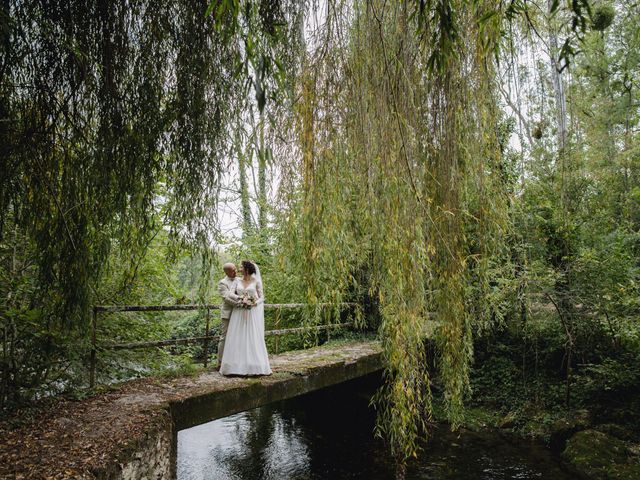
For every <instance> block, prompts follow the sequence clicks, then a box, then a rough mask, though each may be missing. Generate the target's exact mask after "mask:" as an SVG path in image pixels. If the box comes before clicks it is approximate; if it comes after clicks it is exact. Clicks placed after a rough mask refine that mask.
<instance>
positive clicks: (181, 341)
mask: <svg viewBox="0 0 640 480" xmlns="http://www.w3.org/2000/svg"><path fill="white" fill-rule="evenodd" d="M355 305H356V304H355V303H341V304H339V305H338V306H339V307H340V309H343V308H345V307H354V306H355ZM305 306H306V304H304V303H266V304H265V305H264V308H265V309H267V310H275V311H276V326H278V325H279V318H280V311H281V310H287V309H292V310H293V309H298V308H302V307H305ZM320 306H321V307H329V306H331V305H329V304H321V305H320ZM194 310H198V311H204V312H205V332H204V335H202V336H197V337H183V338H172V339H165V340H156V341H149V342H130V343H104V344H101V345H100V349H102V350H133V349H141V348H150V347H166V346H172V345H189V344H196V343H200V342H202V343H203V350H204V366H205V368H206V367H207V365H208V361H209V343H210V342H211V341H217V340H219V339H220V335H210V328H211V312H212V311H215V310H220V305H211V304H210V305H96V306H94V307H93V315H92V318H91V354H90V357H89V387H90V388H93V387H94V386H95V380H96V363H97V354H98V342H97V338H96V337H97V335H96V331H97V328H98V314H99V313H117V312H186V311H194ZM353 325H354V322H345V323H334V324H326V325H317V326H313V327H297V328H283V329H276V330H267V331H265V332H264V334H265V337H268V336H276V337H277V336H280V335H286V334H289V333H300V332H305V331H311V330H314V331H321V330H327V331H330V330H331V329H334V328H342V327H350V326H353ZM276 353H278V352H277V340H276Z"/></svg>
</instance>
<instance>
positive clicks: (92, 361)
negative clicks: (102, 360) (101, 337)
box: [89, 306, 98, 388]
mask: <svg viewBox="0 0 640 480" xmlns="http://www.w3.org/2000/svg"><path fill="white" fill-rule="evenodd" d="M97 317H98V310H97V309H96V307H95V306H94V307H93V314H92V315H91V354H90V356H89V388H93V387H94V386H95V384H96V324H97V322H98V318H97Z"/></svg>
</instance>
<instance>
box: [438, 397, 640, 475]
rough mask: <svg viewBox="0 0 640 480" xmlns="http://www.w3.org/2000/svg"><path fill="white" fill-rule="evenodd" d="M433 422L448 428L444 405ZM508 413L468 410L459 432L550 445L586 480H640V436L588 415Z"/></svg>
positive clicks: (579, 412)
mask: <svg viewBox="0 0 640 480" xmlns="http://www.w3.org/2000/svg"><path fill="white" fill-rule="evenodd" d="M433 414H434V420H436V421H438V422H445V421H446V418H445V415H444V410H443V408H442V404H441V403H439V402H437V401H436V402H434V412H433ZM528 415H529V416H526V417H525V416H523V415H522V413H521V412H515V411H514V412H507V413H504V412H502V411H500V410H497V409H491V408H488V407H486V406H471V407H468V408H467V409H466V410H465V419H464V423H463V425H461V427H460V428H461V429H462V430H463V431H464V430H469V431H472V432H482V431H487V430H492V431H496V432H499V434H500V435H501V436H504V437H508V438H509V439H510V440H511V441H513V442H529V443H531V442H534V443H539V444H543V445H546V446H547V447H548V448H549V449H550V450H551V451H552V452H553V453H554V455H557V456H558V457H559V458H560V459H561V461H562V465H563V467H564V468H565V469H566V470H567V471H568V472H570V473H572V474H574V475H575V476H576V477H578V478H581V479H584V480H638V479H640V432H638V431H637V430H635V429H633V428H629V427H628V426H625V425H621V424H618V423H612V422H610V421H609V419H604V421H600V420H599V418H598V417H597V416H595V415H594V414H593V413H592V412H589V411H588V410H586V409H579V410H571V411H562V412H549V411H533V410H531V411H529V412H528Z"/></svg>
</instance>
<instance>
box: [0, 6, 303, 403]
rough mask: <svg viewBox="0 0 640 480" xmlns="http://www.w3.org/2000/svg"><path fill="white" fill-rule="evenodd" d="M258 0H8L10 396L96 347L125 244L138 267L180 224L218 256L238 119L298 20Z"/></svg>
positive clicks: (4, 34)
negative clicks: (92, 329) (223, 192)
mask: <svg viewBox="0 0 640 480" xmlns="http://www.w3.org/2000/svg"><path fill="white" fill-rule="evenodd" d="M244 3H246V7H247V8H244V7H245V5H244ZM244 3H243V8H240V5H239V2H229V3H227V2H223V3H220V2H213V3H211V2H208V1H205V0H199V1H192V0H184V1H182V0H166V1H165V0H161V1H153V2H150V1H147V0H134V1H132V2H103V1H66V0H65V1H55V0H54V1H40V0H32V1H24V2H23V1H15V2H14V1H7V2H2V4H1V5H0V49H1V50H0V150H1V151H0V162H1V164H0V260H1V271H0V273H1V279H2V281H1V282H0V290H1V293H2V295H1V300H0V317H1V318H2V327H1V328H2V339H3V343H2V347H3V348H2V361H1V366H2V372H1V374H2V383H1V387H2V392H1V395H0V397H1V398H2V401H1V403H2V404H4V402H5V401H6V400H7V398H8V396H9V395H12V396H13V397H15V398H20V397H21V396H23V395H24V396H26V397H28V396H29V395H30V393H25V391H26V390H27V389H29V388H32V387H33V388H37V386H38V385H39V384H41V383H42V382H43V381H44V377H46V376H47V375H48V373H47V372H49V371H50V367H51V366H52V365H56V366H57V367H56V368H58V367H60V364H62V365H63V367H62V368H65V367H64V364H65V363H66V362H67V361H68V360H69V359H70V357H72V356H74V355H77V356H80V355H81V352H80V351H79V349H78V346H79V345H81V344H82V342H83V341H86V339H87V338H88V337H87V335H86V326H87V323H88V319H89V318H90V315H89V307H90V305H91V304H92V303H96V302H100V301H101V300H102V299H100V298H98V297H97V291H98V288H97V284H98V282H99V280H100V278H101V275H103V274H104V272H105V269H104V265H105V264H106V263H107V262H106V260H107V258H108V256H109V255H110V253H111V252H113V251H114V250H115V251H117V252H118V255H120V256H121V257H122V258H124V259H126V260H127V263H128V264H129V267H127V268H128V269H129V270H130V271H131V275H129V276H128V277H129V278H132V277H133V276H135V272H136V265H137V263H138V262H139V259H140V257H141V256H144V255H145V254H146V251H147V249H148V246H149V243H150V241H151V239H152V238H153V237H154V235H155V234H156V233H157V232H158V231H159V230H161V229H165V230H167V231H168V232H169V236H170V239H172V241H173V242H172V243H173V245H174V246H176V247H187V248H189V249H192V250H193V249H198V250H199V251H201V252H202V253H203V254H204V255H203V256H202V258H204V259H205V263H206V262H208V261H210V259H211V255H210V254H211V246H212V244H213V241H214V240H215V238H216V235H217V233H218V223H217V199H218V188H219V185H220V176H221V174H222V173H223V171H224V170H225V165H226V159H227V153H228V149H229V147H230V144H231V142H230V141H229V138H230V137H229V135H227V128H228V126H229V125H230V123H231V122H232V120H233V119H234V118H235V116H236V112H237V111H239V110H242V109H243V108H244V106H245V105H246V102H247V98H248V97H249V95H250V92H251V91H255V93H256V97H257V99H258V103H260V104H261V105H262V106H264V102H265V99H266V97H265V93H264V92H265V90H266V85H268V84H269V83H268V81H269V78H271V77H272V76H273V70H274V68H270V67H269V65H268V62H266V61H265V59H267V60H268V59H269V58H270V57H269V54H270V53H273V52H274V51H276V52H278V53H279V58H280V59H281V60H280V61H281V62H286V61H287V58H288V57H287V55H286V50H287V46H286V43H287V42H288V41H289V40H291V41H292V42H295V41H297V37H296V36H295V35H294V33H295V31H296V28H299V27H297V23H296V22H297V21H298V20H297V19H296V18H294V17H293V16H289V13H290V12H297V11H298V8H297V6H296V5H295V4H294V5H292V4H290V3H288V2H282V3H278V4H264V5H263V4H259V5H258V4H255V3H254V2H244ZM263 3H264V2H263ZM281 25H285V26H286V25H290V31H289V30H287V29H284V28H281ZM282 30H284V31H285V33H284V34H283V33H282ZM291 32H293V33H291ZM249 33H250V35H249ZM250 46H252V47H253V48H252V49H251V48H249V47H250ZM259 59H262V60H261V61H259ZM251 65H254V66H253V67H251ZM284 65H286V63H285V64H283V66H282V68H283V69H284V68H285V67H284ZM249 72H250V73H251V75H253V76H249ZM249 80H253V81H252V82H249ZM202 271H203V272H208V268H206V265H203V268H202ZM21 277H28V280H29V281H28V282H24V283H20V282H18V281H17V279H18V278H21ZM207 278H208V276H205V277H203V280H202V281H203V287H206V284H205V283H206V280H207ZM202 291H203V292H204V288H203V289H202ZM69 332H76V333H75V334H76V337H75V340H73V341H71V342H67V343H66V344H65V343H64V340H63V337H64V336H65V335H67V334H68V333H69ZM47 357H48V358H47Z"/></svg>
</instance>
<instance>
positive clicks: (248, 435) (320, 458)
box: [178, 376, 573, 480]
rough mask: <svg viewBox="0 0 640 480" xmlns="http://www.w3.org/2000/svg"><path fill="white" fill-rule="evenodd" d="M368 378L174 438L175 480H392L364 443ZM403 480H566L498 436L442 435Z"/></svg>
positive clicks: (552, 463) (378, 447) (537, 451)
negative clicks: (176, 448) (176, 472)
mask: <svg viewBox="0 0 640 480" xmlns="http://www.w3.org/2000/svg"><path fill="white" fill-rule="evenodd" d="M378 382H379V378H377V377H375V376H371V377H368V378H365V379H359V380H357V381H354V382H350V383H348V384H343V385H339V386H336V387H332V388H328V389H325V390H322V391H320V392H314V393H311V394H308V395H304V396H301V397H298V398H295V399H291V400H286V401H283V402H278V403H274V404H271V405H267V406H264V407H260V408H257V409H254V410H250V411H247V412H243V413H239V414H237V415H232V416H230V417H226V418H223V419H220V420H216V421H213V422H210V423H207V424H204V425H199V426H197V427H194V428H191V429H188V430H183V431H181V432H179V433H178V479H179V480H213V479H222V480H227V479H228V480H232V479H233V480H237V479H254V478H255V479H309V480H310V479H314V480H315V479H342V478H365V479H393V478H394V477H395V469H394V466H393V463H392V462H391V461H390V459H389V458H388V455H387V452H386V451H385V449H384V446H383V444H382V442H381V441H379V440H377V439H374V438H373V435H372V431H373V425H374V422H375V413H374V412H373V411H372V409H371V408H370V407H369V399H370V398H371V394H372V393H373V391H374V390H375V388H376V387H377V385H378ZM433 437H434V438H433V440H432V442H431V443H430V444H429V446H428V447H426V449H425V451H424V452H423V454H422V455H421V456H420V458H419V459H418V460H417V461H415V462H413V463H412V464H411V465H410V466H409V469H408V471H407V479H442V480H450V479H451V480H453V479H462V480H465V479H468V480H471V479H473V480H509V479H523V480H529V479H539V478H544V479H547V478H549V479H554V480H569V479H570V478H573V477H571V476H570V475H568V474H566V473H564V472H563V471H562V470H561V469H560V468H559V465H558V463H557V462H556V460H555V459H554V458H553V457H552V455H551V454H550V453H549V452H548V451H547V450H546V449H544V448H542V447H539V446H530V445H521V444H520V445H513V444H511V443H509V441H507V440H505V439H504V438H503V437H501V436H500V435H499V434H498V433H493V432H482V433H472V432H465V433H464V434H462V435H457V434H452V433H450V432H449V431H448V429H447V428H445V427H442V428H440V429H438V430H437V431H436V432H434V435H433Z"/></svg>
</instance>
